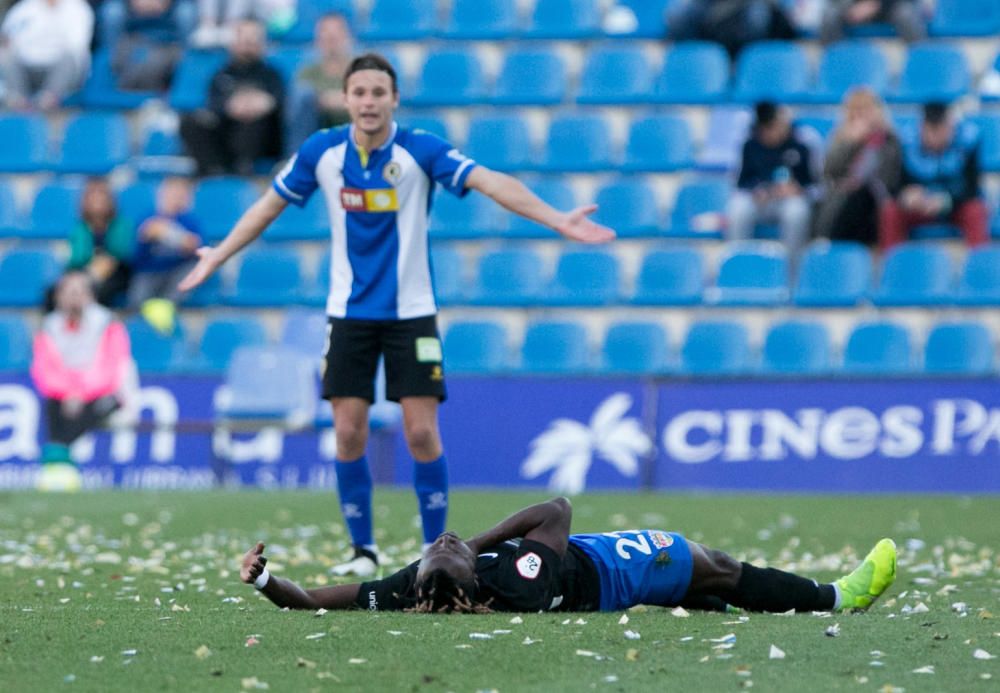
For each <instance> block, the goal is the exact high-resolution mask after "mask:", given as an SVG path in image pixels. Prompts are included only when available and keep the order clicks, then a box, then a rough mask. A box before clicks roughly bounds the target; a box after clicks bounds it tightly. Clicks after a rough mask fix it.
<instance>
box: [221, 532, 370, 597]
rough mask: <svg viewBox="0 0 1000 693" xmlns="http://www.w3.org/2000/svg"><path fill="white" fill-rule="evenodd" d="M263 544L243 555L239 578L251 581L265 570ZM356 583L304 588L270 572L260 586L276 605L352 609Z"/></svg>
mask: <svg viewBox="0 0 1000 693" xmlns="http://www.w3.org/2000/svg"><path fill="white" fill-rule="evenodd" d="M263 553H264V545H263V544H262V543H260V542H257V545H256V546H254V547H253V548H252V549H250V550H249V551H247V552H246V555H244V556H243V565H242V566H240V579H241V580H243V582H245V583H247V584H250V585H252V584H254V583H255V582H256V581H257V578H259V577H260V576H261V573H263V572H264V571H265V567H264V566H265V565H266V564H267V558H265V557H264V556H263ZM360 587H361V585H359V584H351V585H333V586H331V587H320V588H318V589H314V590H307V589H303V588H302V587H299V586H298V585H297V584H295V583H294V582H292V581H291V580H284V579H282V578H278V577H274V576H273V575H270V573H269V577H268V578H267V582H266V583H265V584H264V586H263V587H261V588H259V589H260V591H261V592H263V593H264V596H265V597H267V598H268V599H270V600H271V601H272V602H274V603H275V604H276V605H277V606H280V607H282V608H285V607H288V608H289V609H328V610H333V609H353V608H355V604H354V600H355V598H357V596H358V589H359V588H360Z"/></svg>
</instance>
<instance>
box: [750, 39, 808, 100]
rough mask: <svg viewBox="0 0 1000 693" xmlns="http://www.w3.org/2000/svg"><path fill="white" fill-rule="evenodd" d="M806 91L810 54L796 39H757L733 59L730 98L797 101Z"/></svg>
mask: <svg viewBox="0 0 1000 693" xmlns="http://www.w3.org/2000/svg"><path fill="white" fill-rule="evenodd" d="M808 93H809V58H808V57H807V56H806V54H805V51H804V50H803V49H802V48H801V47H800V46H798V45H797V44H795V43H791V42H787V41H760V42H758V43H753V44H751V45H749V46H747V47H746V48H745V49H744V50H743V51H742V52H741V53H740V55H739V58H738V59H737V61H736V79H735V85H734V88H733V94H732V96H733V99H735V100H736V101H742V102H744V103H753V102H756V101H763V100H773V101H778V102H779V103H780V102H789V101H791V102H796V101H800V100H802V99H803V98H804V97H805V96H806V95H807V94H808Z"/></svg>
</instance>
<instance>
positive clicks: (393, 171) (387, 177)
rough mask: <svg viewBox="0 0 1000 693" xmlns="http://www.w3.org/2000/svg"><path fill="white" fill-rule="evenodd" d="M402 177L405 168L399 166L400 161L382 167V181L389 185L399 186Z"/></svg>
mask: <svg viewBox="0 0 1000 693" xmlns="http://www.w3.org/2000/svg"><path fill="white" fill-rule="evenodd" d="M402 177H403V167H402V166H400V165H399V162H398V161H390V162H389V163H387V164H386V165H385V166H383V167H382V179H383V180H384V181H385V182H386V183H388V184H389V185H392V186H396V185H399V181H400V179H402Z"/></svg>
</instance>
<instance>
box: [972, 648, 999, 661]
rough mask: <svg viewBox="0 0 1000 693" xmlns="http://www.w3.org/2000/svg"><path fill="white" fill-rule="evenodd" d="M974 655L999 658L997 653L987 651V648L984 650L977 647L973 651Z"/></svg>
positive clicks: (978, 657) (981, 657)
mask: <svg viewBox="0 0 1000 693" xmlns="http://www.w3.org/2000/svg"><path fill="white" fill-rule="evenodd" d="M972 656H973V657H975V658H976V659H996V658H997V656H996V655H992V654H990V653H989V652H987V651H986V650H983V649H977V650H976V651H975V652H973V653H972Z"/></svg>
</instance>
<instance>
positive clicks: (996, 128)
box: [971, 111, 1000, 173]
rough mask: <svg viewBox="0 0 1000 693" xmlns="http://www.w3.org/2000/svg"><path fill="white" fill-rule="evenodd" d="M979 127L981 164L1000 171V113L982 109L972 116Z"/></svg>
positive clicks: (988, 169)
mask: <svg viewBox="0 0 1000 693" xmlns="http://www.w3.org/2000/svg"><path fill="white" fill-rule="evenodd" d="M971 120H972V121H973V122H975V124H976V126H977V127H978V128H979V165H980V166H981V167H982V169H983V170H984V171H990V172H992V173H1000V115H998V114H996V113H990V112H988V111H981V112H980V113H978V114H977V115H975V116H973V117H972V118H971Z"/></svg>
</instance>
